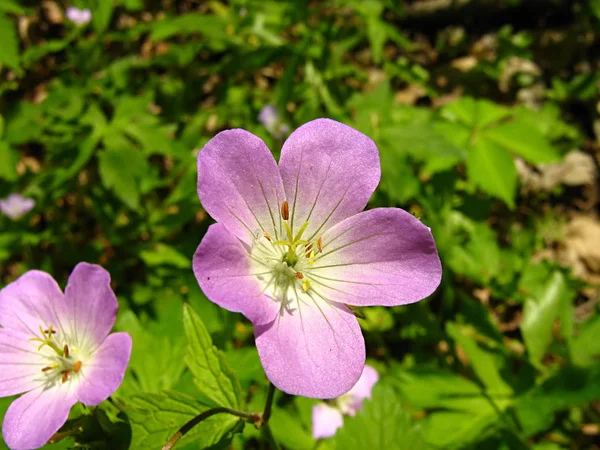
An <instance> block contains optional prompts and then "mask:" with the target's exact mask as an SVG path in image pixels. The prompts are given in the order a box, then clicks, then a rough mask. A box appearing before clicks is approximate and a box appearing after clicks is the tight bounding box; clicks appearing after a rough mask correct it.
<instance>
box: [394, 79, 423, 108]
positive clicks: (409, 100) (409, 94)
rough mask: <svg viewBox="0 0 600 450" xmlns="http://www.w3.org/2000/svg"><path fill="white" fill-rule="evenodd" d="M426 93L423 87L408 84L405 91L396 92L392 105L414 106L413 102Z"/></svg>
mask: <svg viewBox="0 0 600 450" xmlns="http://www.w3.org/2000/svg"><path fill="white" fill-rule="evenodd" d="M426 93H427V91H426V90H425V88H424V87H423V86H419V85H418V84H409V85H408V87H407V88H406V89H403V90H401V91H398V92H397V93H396V95H395V96H394V104H396V105H397V104H399V103H403V104H406V105H414V104H415V102H416V101H417V100H418V99H419V98H421V97H423V96H424V95H425V94H426Z"/></svg>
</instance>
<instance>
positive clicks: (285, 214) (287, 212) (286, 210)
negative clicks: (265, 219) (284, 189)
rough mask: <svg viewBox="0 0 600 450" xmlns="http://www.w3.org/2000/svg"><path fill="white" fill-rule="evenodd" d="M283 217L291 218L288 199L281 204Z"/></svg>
mask: <svg viewBox="0 0 600 450" xmlns="http://www.w3.org/2000/svg"><path fill="white" fill-rule="evenodd" d="M281 217H282V218H283V220H288V219H289V218H290V205H288V202H287V200H286V201H284V202H283V203H282V204H281Z"/></svg>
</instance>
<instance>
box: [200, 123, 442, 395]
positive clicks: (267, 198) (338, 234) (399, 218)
mask: <svg viewBox="0 0 600 450" xmlns="http://www.w3.org/2000/svg"><path fill="white" fill-rule="evenodd" d="M380 175H381V167H380V162H379V152H378V151H377V147H376V146H375V143H374V142H373V141H372V140H371V139H369V138H368V137H367V136H365V135H364V134H362V133H360V132H358V131H357V130H354V129H353V128H351V127H349V126H347V125H344V124H342V123H339V122H336V121H333V120H329V119H317V120H314V121H312V122H309V123H307V124H305V125H303V126H302V127H300V128H298V129H297V130H296V131H294V132H293V133H292V134H291V135H290V136H289V137H288V139H287V140H286V141H285V143H284V144H283V148H282V150H281V157H280V159H279V165H277V163H276V162H275V160H274V159H273V156H272V154H271V152H270V151H269V149H268V148H267V146H266V145H265V143H264V142H263V141H262V140H261V139H260V138H258V137H256V136H254V135H253V134H251V133H249V132H247V131H245V130H240V129H237V130H228V131H223V132H221V133H219V134H218V135H217V136H215V137H214V138H213V139H211V140H210V141H209V142H208V143H207V144H206V145H205V146H204V148H203V149H202V150H201V151H200V153H199V154H198V195H199V197H200V201H201V202H202V205H203V206H204V209H205V210H206V211H207V212H208V213H209V214H210V215H211V216H212V217H213V218H214V219H215V220H217V221H218V223H217V224H214V225H211V226H210V227H209V228H208V231H207V233H206V234H205V235H204V237H203V239H202V242H201V243H200V245H199V247H198V249H197V250H196V253H195V254H194V262H193V267H194V274H195V275H196V279H197V280H198V283H199V284H200V287H201V288H202V290H203V291H204V293H205V294H206V296H207V297H208V298H209V299H210V300H211V301H213V302H215V303H216V304H218V305H220V306H222V307H223V308H225V309H228V310H230V311H235V312H241V313H242V314H244V315H245V316H246V317H247V318H248V319H249V320H250V321H251V322H252V323H253V325H254V335H255V342H256V346H257V349H258V353H259V356H260V359H261V362H262V365H263V367H264V369H265V372H266V374H267V377H268V378H269V380H271V382H272V383H273V384H274V385H275V386H277V387H278V388H279V389H281V390H282V391H285V392H287V393H289V394H294V395H303V396H306V397H315V398H335V397H339V396H340V395H342V394H344V393H346V392H348V391H349V390H350V389H351V388H352V386H354V385H355V384H356V382H357V381H358V378H359V377H360V375H361V373H362V371H363V367H364V365H365V341H364V338H363V336H362V333H361V329H360V326H359V323H358V320H357V319H356V317H355V316H354V313H353V312H352V310H351V309H350V308H348V306H347V305H351V306H370V305H383V306H397V305H407V304H409V303H414V302H417V301H419V300H421V299H423V298H425V297H427V296H428V295H430V294H431V293H432V292H433V291H435V289H436V288H437V286H438V285H439V283H440V280H441V276H442V270H441V263H440V259H439V257H438V254H437V250H436V246H435V242H434V239H433V236H432V235H431V230H430V229H429V228H428V227H426V226H425V225H423V224H422V223H421V222H420V221H419V220H418V219H416V218H415V217H414V216H413V215H411V214H410V213H408V212H406V211H404V210H402V209H399V208H376V209H372V210H369V211H364V212H362V210H363V209H364V207H365V206H366V205H367V202H368V201H369V198H370V197H371V195H372V194H373V192H374V190H375V188H376V187H377V184H378V183H379V178H380Z"/></svg>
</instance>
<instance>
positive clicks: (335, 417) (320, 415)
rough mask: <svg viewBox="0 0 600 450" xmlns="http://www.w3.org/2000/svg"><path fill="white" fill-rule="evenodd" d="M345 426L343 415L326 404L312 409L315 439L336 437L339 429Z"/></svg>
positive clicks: (320, 404)
mask: <svg viewBox="0 0 600 450" xmlns="http://www.w3.org/2000/svg"><path fill="white" fill-rule="evenodd" d="M343 425H344V418H343V417H342V413H341V412H340V411H338V410H337V409H335V408H333V407H332V406H329V405H327V404H325V403H319V404H318V405H315V406H313V409H312V435H313V437H314V438H315V439H323V438H328V437H331V436H334V435H335V433H336V431H337V430H338V428H342V426H343Z"/></svg>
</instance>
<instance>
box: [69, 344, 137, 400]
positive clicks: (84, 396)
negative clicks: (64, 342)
mask: <svg viewBox="0 0 600 450" xmlns="http://www.w3.org/2000/svg"><path fill="white" fill-rule="evenodd" d="M130 356H131V337H130V336H129V334H127V333H113V334H111V335H109V336H108V337H107V338H106V339H105V340H104V342H103V343H102V345H101V346H100V348H99V349H98V350H97V352H96V353H95V354H94V356H93V362H91V363H90V364H86V363H83V365H82V366H81V369H80V371H79V374H80V377H81V378H80V380H81V381H80V383H79V385H78V387H77V399H78V400H79V401H80V402H81V403H83V404H85V405H88V406H96V405H99V404H100V403H102V402H103V401H104V400H106V399H107V398H108V396H109V395H111V394H112V393H113V392H115V391H116V390H117V388H118V387H119V386H120V385H121V383H122V382H123V377H124V376H125V369H127V364H128V363H129V357H130Z"/></svg>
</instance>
